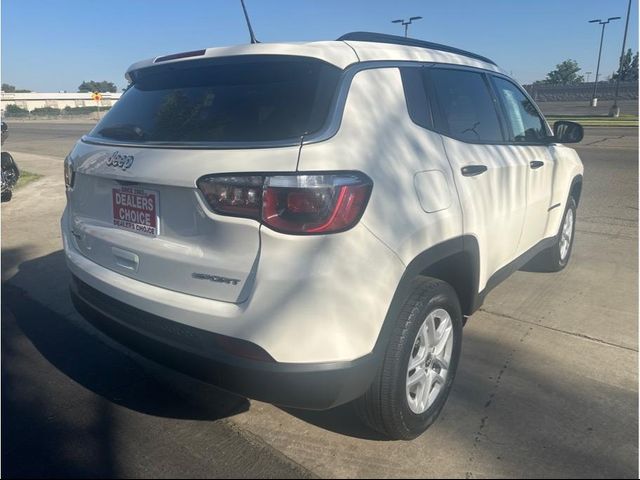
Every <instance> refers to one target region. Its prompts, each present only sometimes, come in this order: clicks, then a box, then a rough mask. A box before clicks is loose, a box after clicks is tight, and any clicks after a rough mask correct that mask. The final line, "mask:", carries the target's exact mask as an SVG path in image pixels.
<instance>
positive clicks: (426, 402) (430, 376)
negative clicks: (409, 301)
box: [407, 308, 453, 414]
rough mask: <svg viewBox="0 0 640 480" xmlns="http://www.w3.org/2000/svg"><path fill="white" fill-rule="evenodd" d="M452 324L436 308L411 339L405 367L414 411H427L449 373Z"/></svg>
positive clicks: (417, 412) (409, 399)
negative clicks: (407, 361)
mask: <svg viewBox="0 0 640 480" xmlns="http://www.w3.org/2000/svg"><path fill="white" fill-rule="evenodd" d="M452 350H453V324H452V322H451V316H450V315H449V313H448V312H447V311H446V310H444V309H442V308H439V309H437V310H434V311H433V312H431V313H429V315H427V318H426V319H425V321H424V322H423V323H422V325H421V326H420V329H419V330H418V334H417V335H416V338H415V340H414V341H413V348H412V350H411V355H410V356H409V365H408V367H407V403H408V404H409V408H410V409H411V411H412V412H413V413H416V414H421V413H424V412H426V411H427V410H428V409H429V407H431V405H433V403H434V402H435V401H436V399H437V398H438V397H439V395H440V393H441V392H442V391H443V389H444V386H445V384H446V382H447V378H448V376H449V370H450V364H451V353H452Z"/></svg>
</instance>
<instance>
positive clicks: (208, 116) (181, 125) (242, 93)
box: [90, 56, 341, 143]
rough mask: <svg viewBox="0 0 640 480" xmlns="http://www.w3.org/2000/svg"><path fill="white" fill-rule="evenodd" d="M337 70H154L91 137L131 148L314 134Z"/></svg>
mask: <svg viewBox="0 0 640 480" xmlns="http://www.w3.org/2000/svg"><path fill="white" fill-rule="evenodd" d="M340 72H341V70H340V69H338V68H337V67H334V66H332V65H329V64H327V63H325V62H322V61H319V60H314V59H306V58H305V59H303V58H301V57H281V56H269V57H267V56H262V57H255V56H252V57H234V58H228V59H224V60H216V61H212V60H210V59H209V60H208V61H203V60H200V61H189V62H179V63H173V64H167V65H162V66H153V67H150V68H148V69H145V70H141V71H139V72H134V74H135V76H134V82H133V84H132V85H131V87H130V88H129V89H128V90H127V91H126V92H125V93H124V94H123V95H122V97H121V99H120V100H119V101H118V102H117V103H116V104H115V105H114V106H113V108H112V109H111V110H110V111H109V112H108V113H107V115H105V117H104V118H103V120H102V121H101V122H99V123H98V125H96V127H95V128H94V129H93V131H92V132H91V134H90V136H91V137H94V138H98V139H103V140H112V141H126V142H134V143H156V142H161V143H167V142H168V143H192V142H197V143H200V142H225V143H226V142H271V141H279V140H287V139H299V138H300V137H301V136H302V135H305V134H309V133H313V132H315V131H317V130H319V129H320V128H321V127H322V126H323V124H324V121H325V119H326V117H327V115H328V111H329V108H330V104H331V99H332V98H333V95H334V92H335V90H336V87H337V83H338V79H339V76H340Z"/></svg>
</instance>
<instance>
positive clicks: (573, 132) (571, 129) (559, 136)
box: [553, 120, 584, 143]
mask: <svg viewBox="0 0 640 480" xmlns="http://www.w3.org/2000/svg"><path fill="white" fill-rule="evenodd" d="M582 137H584V128H582V125H580V124H579V123H576V122H568V121H566V120H560V121H558V122H556V123H554V124H553V140H554V141H555V142H557V143H578V142H580V141H582Z"/></svg>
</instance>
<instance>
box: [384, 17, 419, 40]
mask: <svg viewBox="0 0 640 480" xmlns="http://www.w3.org/2000/svg"><path fill="white" fill-rule="evenodd" d="M421 19H422V17H411V18H409V20H408V21H405V20H404V18H401V19H399V20H392V21H391V23H401V24H402V25H404V36H405V38H406V37H407V36H408V34H409V25H411V24H412V23H413V21H414V20H421Z"/></svg>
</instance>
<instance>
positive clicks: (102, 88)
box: [78, 80, 118, 93]
mask: <svg viewBox="0 0 640 480" xmlns="http://www.w3.org/2000/svg"><path fill="white" fill-rule="evenodd" d="M117 91H118V87H116V85H115V83H113V82H107V81H106V80H103V81H101V82H96V81H95V80H90V81H88V82H87V81H84V82H82V83H81V84H80V86H79V87H78V92H103V93H104V92H111V93H113V92H117Z"/></svg>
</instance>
